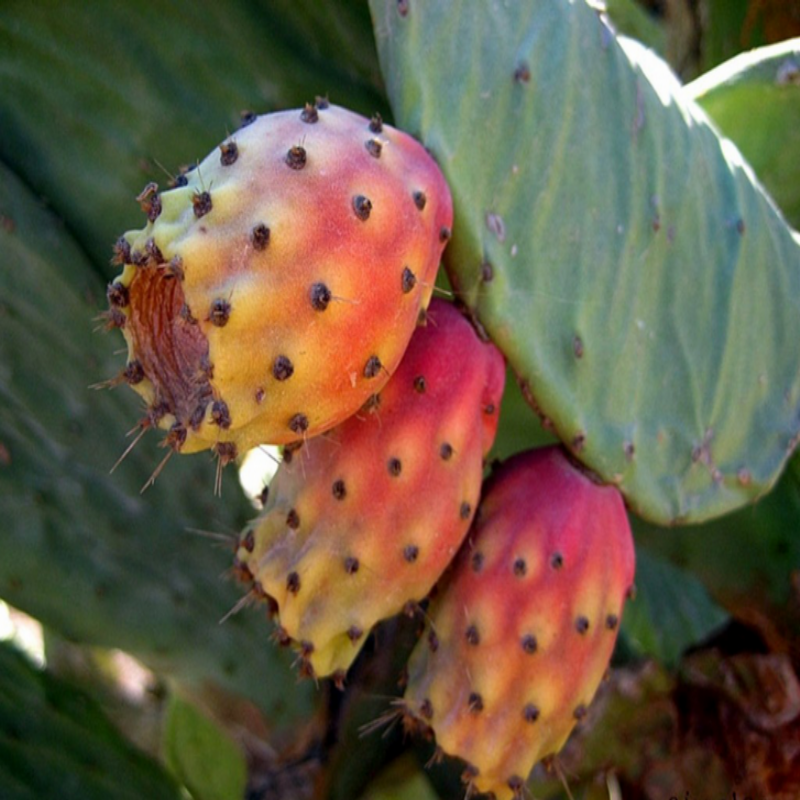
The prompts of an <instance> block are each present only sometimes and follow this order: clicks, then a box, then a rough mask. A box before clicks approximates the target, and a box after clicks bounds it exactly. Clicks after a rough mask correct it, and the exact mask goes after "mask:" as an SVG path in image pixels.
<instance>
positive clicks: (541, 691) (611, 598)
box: [403, 447, 634, 800]
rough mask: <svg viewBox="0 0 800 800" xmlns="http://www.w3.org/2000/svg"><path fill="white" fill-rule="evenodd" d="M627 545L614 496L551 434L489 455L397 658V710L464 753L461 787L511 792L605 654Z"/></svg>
mask: <svg viewBox="0 0 800 800" xmlns="http://www.w3.org/2000/svg"><path fill="white" fill-rule="evenodd" d="M633 575H634V549H633V539H632V536H631V531H630V527H629V524H628V519H627V516H626V513H625V508H624V506H623V502H622V497H621V495H620V494H619V492H618V491H617V489H616V488H614V487H612V486H599V485H597V484H595V483H593V482H592V481H591V480H590V478H589V477H587V476H586V475H585V474H583V473H582V472H580V471H579V470H578V469H576V468H575V467H574V466H573V465H572V464H571V463H570V461H569V460H568V459H567V457H566V456H565V455H564V453H563V452H562V451H561V450H560V449H559V448H558V447H548V448H542V449H539V450H533V451H528V452H526V453H522V454H518V455H516V456H514V457H513V458H510V459H508V460H507V461H506V462H504V463H503V464H502V465H500V466H499V468H497V469H496V470H495V471H494V472H493V474H492V476H491V478H490V479H489V481H488V482H487V485H486V487H485V493H484V497H483V499H482V501H481V505H480V508H479V509H478V513H477V515H476V518H475V522H474V525H473V528H472V530H471V531H470V534H469V536H468V538H467V541H466V543H465V545H464V547H463V548H462V550H461V552H460V553H459V555H458V557H457V559H456V561H455V563H454V566H453V569H452V570H451V571H450V572H449V573H448V574H447V576H446V578H445V579H444V580H443V581H442V583H441V584H440V587H439V591H438V592H437V594H436V597H435V599H434V600H433V602H432V603H431V607H430V608H429V610H428V622H427V625H426V631H425V635H424V636H423V638H422V639H421V640H420V641H419V643H418V644H417V646H416V647H415V649H414V651H413V653H412V655H411V658H410V661H409V667H408V671H409V682H408V686H407V689H406V693H405V696H404V700H403V713H404V714H405V716H406V722H407V724H409V725H410V726H412V727H414V726H419V725H422V727H423V728H424V729H426V730H427V729H428V728H430V729H431V730H432V731H433V733H434V735H435V737H436V741H437V744H438V746H439V747H440V748H442V750H443V751H444V752H445V753H448V754H450V755H454V756H458V757H460V758H462V759H463V760H464V761H466V762H467V769H466V771H465V773H464V779H465V781H467V782H468V783H470V786H471V789H472V790H478V791H480V792H487V793H493V794H494V795H495V796H496V798H498V800H503V798H509V797H521V796H522V795H523V787H524V783H525V779H526V778H527V776H528V773H529V772H530V770H531V769H532V768H533V766H534V764H535V763H536V762H537V761H539V760H540V759H542V758H544V757H545V756H548V755H550V754H553V753H556V752H558V751H559V750H560V749H561V747H562V746H563V745H564V743H565V741H566V739H567V737H568V736H569V734H570V731H571V730H572V728H573V727H574V725H575V724H576V722H577V721H578V720H580V719H581V718H582V717H583V715H584V714H585V711H586V707H587V706H588V704H589V702H590V701H591V699H592V697H593V696H594V693H595V691H596V689H597V687H598V685H599V683H600V681H601V679H602V677H603V674H604V673H605V671H606V668H607V667H608V664H609V661H610V659H611V654H612V651H613V649H614V644H615V641H616V638H617V631H618V628H619V620H620V617H621V614H622V607H623V603H624V601H625V596H626V593H627V592H628V591H629V589H630V588H631V585H632V581H633Z"/></svg>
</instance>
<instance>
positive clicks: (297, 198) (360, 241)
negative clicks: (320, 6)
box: [108, 101, 452, 461]
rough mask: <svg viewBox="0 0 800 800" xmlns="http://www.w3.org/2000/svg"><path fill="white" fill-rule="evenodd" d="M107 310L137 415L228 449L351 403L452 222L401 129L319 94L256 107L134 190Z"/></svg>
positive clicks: (405, 322) (400, 341) (341, 413)
mask: <svg viewBox="0 0 800 800" xmlns="http://www.w3.org/2000/svg"><path fill="white" fill-rule="evenodd" d="M138 199H139V200H140V202H141V204H142V208H143V209H144V210H145V212H146V213H147V217H148V222H147V224H146V226H145V227H144V228H143V229H142V230H140V231H131V232H128V233H126V234H125V235H124V236H123V237H122V238H121V239H120V240H119V242H118V243H117V247H116V255H117V260H118V261H120V262H121V263H122V264H123V265H124V268H123V271H122V274H121V275H120V276H119V277H118V278H117V279H116V280H115V281H114V282H113V283H112V284H111V285H110V287H109V292H108V297H109V302H110V305H111V310H110V312H109V318H110V321H111V324H112V325H117V326H118V327H121V328H122V331H123V334H124V336H125V339H126V340H127V343H128V363H127V366H126V368H125V370H124V372H123V375H122V377H123V378H124V379H125V380H126V381H127V382H128V383H129V384H130V385H131V386H132V387H133V388H134V389H135V390H136V391H137V392H138V393H139V394H140V395H141V396H142V397H143V398H144V400H145V402H146V403H147V406H148V413H147V416H146V417H145V418H144V420H143V421H142V423H141V425H142V427H152V426H154V425H157V426H158V427H160V428H162V429H165V430H167V431H168V434H167V439H166V443H167V444H168V445H170V446H171V447H172V449H173V450H176V451H182V452H186V453H191V452H195V451H199V450H203V449H207V448H212V449H215V450H216V452H217V453H218V454H219V455H220V456H221V457H222V459H223V460H225V461H229V460H230V459H231V458H233V457H234V455H235V454H236V453H237V451H238V452H242V451H243V450H244V449H246V448H250V447H252V446H254V445H257V444H260V443H273V444H284V443H289V442H295V441H298V440H302V439H305V438H307V437H310V436H313V435H315V434H318V433H321V432H322V431H325V430H327V429H329V428H331V427H333V426H335V425H337V424H339V423H340V422H342V421H343V420H344V419H346V418H347V417H349V416H350V415H351V414H352V413H354V412H355V411H357V410H358V408H359V407H360V406H361V405H362V404H363V403H364V401H365V400H366V399H367V398H368V397H369V396H370V395H372V394H375V393H376V392H378V391H380V389H381V388H382V387H383V385H384V384H385V383H386V381H387V380H388V378H389V376H390V375H391V374H392V373H393V372H394V370H395V369H396V367H397V365H398V363H399V362H400V359H401V357H402V355H403V352H404V351H405V348H406V346H407V344H408V341H409V339H410V337H411V335H412V333H413V331H414V328H415V325H416V323H417V319H418V316H419V314H420V311H421V310H422V309H425V308H426V307H427V305H428V302H429V300H430V296H431V291H432V288H433V282H434V280H435V276H436V272H437V269H438V266H439V260H440V256H441V253H442V250H443V248H444V246H445V244H446V242H447V240H448V238H449V236H450V227H451V225H452V203H451V198H450V193H449V190H448V187H447V185H446V183H445V180H444V177H443V176H442V174H441V172H440V171H439V169H438V167H437V165H436V163H435V162H434V160H433V159H432V158H431V156H430V155H429V154H428V153H427V152H426V150H425V149H424V148H423V147H422V145H421V144H419V143H418V142H417V141H415V140H414V139H412V138H411V137H410V136H408V135H406V134H404V133H402V132H400V131H398V130H395V129H394V128H391V127H390V126H388V125H384V124H382V122H381V121H380V118H378V117H375V118H373V119H372V120H371V121H370V120H368V119H366V118H364V117H361V116H359V115H357V114H354V113H352V112H350V111H347V110H345V109H343V108H338V107H336V106H332V105H328V104H327V102H324V101H318V103H317V104H316V105H314V106H310V105H309V106H306V108H305V109H303V110H302V111H301V110H296V111H286V112H281V113H275V114H269V115H266V116H261V117H254V118H252V119H251V120H249V121H248V124H247V125H246V126H245V127H243V128H242V129H241V130H239V131H238V132H237V133H235V134H234V135H232V136H230V137H229V138H228V139H227V140H226V141H225V142H223V144H222V145H220V147H219V148H218V149H217V150H215V151H214V152H212V153H211V154H210V155H209V156H208V157H207V158H206V159H205V160H204V161H202V162H201V163H200V164H199V165H198V166H197V168H196V169H193V170H191V171H189V172H187V173H185V174H183V175H182V176H181V177H180V179H179V180H178V185H177V186H176V187H175V188H173V189H171V190H169V191H164V192H161V193H160V192H158V190H157V187H156V186H155V185H154V184H153V185H151V186H149V187H147V188H146V189H145V191H144V192H143V193H142V194H141V195H140V197H139V198H138Z"/></svg>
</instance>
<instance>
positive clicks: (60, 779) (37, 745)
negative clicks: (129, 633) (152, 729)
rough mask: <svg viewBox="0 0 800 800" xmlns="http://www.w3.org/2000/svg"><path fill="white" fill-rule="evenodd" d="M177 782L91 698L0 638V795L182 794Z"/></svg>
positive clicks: (116, 799)
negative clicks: (123, 735) (0, 640)
mask: <svg viewBox="0 0 800 800" xmlns="http://www.w3.org/2000/svg"><path fill="white" fill-rule="evenodd" d="M182 796H183V795H182V793H181V791H180V789H179V787H178V785H177V783H176V782H175V781H174V780H173V779H172V778H171V777H170V776H169V775H168V774H167V773H166V772H165V771H164V770H163V769H162V768H161V767H160V766H159V765H158V764H157V763H156V762H155V761H153V760H152V759H151V758H149V757H148V756H146V755H145V754H144V753H142V752H140V751H138V750H136V749H135V748H134V747H133V746H132V745H131V744H130V743H128V742H126V741H125V740H124V739H123V738H122V736H120V734H119V732H118V731H117V729H116V728H115V727H114V726H113V725H112V724H111V722H110V721H109V720H108V719H107V718H106V717H105V716H104V715H103V713H102V711H101V710H100V708H99V707H98V706H97V705H96V704H95V703H94V702H93V701H92V699H91V698H89V697H88V696H86V695H84V694H83V693H81V692H79V691H78V690H76V689H75V688H74V687H72V686H70V685H69V684H66V683H65V682H63V681H61V680H58V679H56V678H54V677H52V676H51V675H49V674H48V673H46V672H41V671H39V670H37V669H36V668H35V667H34V666H33V665H32V664H30V663H29V662H28V660H27V659H26V658H25V657H24V656H23V655H22V654H21V653H20V652H18V651H17V650H16V649H15V648H14V647H13V646H11V645H10V644H8V643H0V797H2V798H3V800H36V799H37V798H56V797H57V798H59V800H101V798H102V800H142V798H148V800H179V798H181V797H182Z"/></svg>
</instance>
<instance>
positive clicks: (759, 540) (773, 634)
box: [635, 455, 800, 649]
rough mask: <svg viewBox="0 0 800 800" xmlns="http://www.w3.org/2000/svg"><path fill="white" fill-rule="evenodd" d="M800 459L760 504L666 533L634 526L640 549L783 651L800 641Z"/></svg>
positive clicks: (793, 459)
mask: <svg viewBox="0 0 800 800" xmlns="http://www.w3.org/2000/svg"><path fill="white" fill-rule="evenodd" d="M798 531H800V456H797V455H795V456H794V457H793V458H792V460H791V462H790V468H789V469H787V470H786V472H785V474H784V475H783V477H782V478H781V480H780V482H779V483H778V486H777V487H776V488H775V491H773V492H772V493H771V494H769V495H768V496H767V497H765V498H764V499H762V500H760V501H759V502H758V503H757V504H756V505H754V506H752V507H750V508H746V509H743V510H741V511H738V512H737V513H735V514H731V515H729V516H726V517H723V518H722V519H719V520H714V521H713V522H707V523H705V524H704V525H702V526H700V527H697V528H686V529H683V530H669V531H668V530H664V529H663V528H658V527H656V526H653V525H647V524H645V523H642V522H636V524H635V533H636V541H637V544H638V545H639V546H641V547H645V548H647V550H648V552H650V553H652V554H654V555H657V556H659V557H660V558H663V559H669V560H670V561H671V562H672V563H673V564H675V565H677V566H678V567H680V568H681V569H685V570H689V571H691V573H692V574H694V575H696V576H697V577H698V578H699V579H700V580H701V581H702V582H703V584H704V585H705V586H706V587H707V588H708V591H709V592H710V594H711V596H712V597H713V598H714V600H715V601H716V602H718V603H719V604H721V605H722V606H723V607H724V608H725V609H726V610H727V611H729V612H730V613H731V614H733V615H734V616H735V617H737V618H738V619H740V620H743V621H744V622H746V623H748V624H751V625H753V626H755V627H757V628H758V629H760V630H761V632H762V633H763V634H764V635H765V637H766V639H767V640H768V641H770V642H772V643H773V645H774V646H775V647H776V649H778V648H779V644H778V643H779V641H780V640H781V639H782V640H783V641H784V642H787V643H792V642H794V641H797V637H798V636H800V609H798V606H797V602H796V599H795V598H796V588H795V586H796V584H795V580H796V577H795V576H796V574H797V570H798V568H800V536H798V535H797V534H798Z"/></svg>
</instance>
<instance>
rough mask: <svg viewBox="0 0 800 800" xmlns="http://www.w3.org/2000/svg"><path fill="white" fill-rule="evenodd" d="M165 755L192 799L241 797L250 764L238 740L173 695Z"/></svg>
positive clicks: (207, 799)
mask: <svg viewBox="0 0 800 800" xmlns="http://www.w3.org/2000/svg"><path fill="white" fill-rule="evenodd" d="M164 756H165V759H166V762H167V765H168V766H169V768H170V769H171V770H172V772H173V773H174V774H175V776H176V777H177V778H178V780H179V781H180V782H181V783H182V784H183V785H184V786H185V787H186V788H187V789H188V790H189V792H190V793H191V795H192V798H193V800H241V798H242V797H244V791H245V786H246V784H247V764H246V763H245V758H244V754H243V753H242V750H241V748H240V747H239V746H238V745H237V744H236V742H234V741H233V739H231V737H230V736H229V735H228V733H227V732H226V731H225V730H223V729H222V728H221V727H220V726H219V725H218V724H217V723H216V722H214V721H213V720H212V719H211V718H210V717H208V716H207V715H206V714H204V713H203V712H202V711H200V709H198V708H197V707H196V706H194V705H192V704H191V703H188V702H186V701H185V700H182V699H181V698H179V697H178V696H177V695H176V694H175V693H173V694H172V695H171V696H170V700H169V705H168V707H167V714H166V719H165V721H164Z"/></svg>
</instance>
